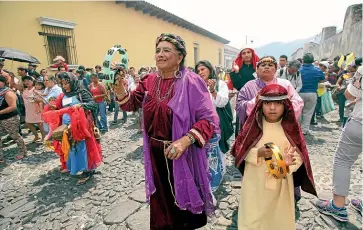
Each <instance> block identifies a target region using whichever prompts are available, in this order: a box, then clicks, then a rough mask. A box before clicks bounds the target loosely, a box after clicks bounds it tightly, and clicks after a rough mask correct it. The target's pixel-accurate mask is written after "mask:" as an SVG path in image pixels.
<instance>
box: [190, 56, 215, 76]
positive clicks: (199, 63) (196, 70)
mask: <svg viewBox="0 0 363 230" xmlns="http://www.w3.org/2000/svg"><path fill="white" fill-rule="evenodd" d="M201 65H203V66H205V67H206V68H208V69H209V76H208V79H218V76H217V75H216V71H215V69H214V67H213V65H212V64H211V63H210V62H209V61H206V60H203V61H199V62H198V63H197V64H196V65H195V68H194V70H195V71H194V72H195V73H198V67H199V66H201Z"/></svg>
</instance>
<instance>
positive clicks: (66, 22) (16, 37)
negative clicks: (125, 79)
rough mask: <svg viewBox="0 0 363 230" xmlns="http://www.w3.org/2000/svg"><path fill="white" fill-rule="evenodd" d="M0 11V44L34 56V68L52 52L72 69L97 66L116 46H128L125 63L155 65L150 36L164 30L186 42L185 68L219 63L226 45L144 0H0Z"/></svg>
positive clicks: (49, 58)
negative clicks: (198, 64) (76, 0)
mask: <svg viewBox="0 0 363 230" xmlns="http://www.w3.org/2000/svg"><path fill="white" fill-rule="evenodd" d="M0 9H1V14H0V21H1V22H2V24H1V35H0V47H8V48H15V49H18V50H21V51H24V52H26V53H28V54H31V55H32V56H34V57H36V58H38V60H39V61H40V62H41V65H39V67H38V69H40V68H45V67H48V66H49V65H50V64H52V63H53V61H52V60H53V58H54V57H55V56H57V55H61V56H63V57H64V58H65V59H66V61H67V63H69V64H70V65H71V67H73V68H76V67H77V65H84V66H86V67H94V66H95V65H102V63H103V61H104V58H105V55H106V52H107V50H108V49H109V48H111V47H112V46H114V45H116V44H120V45H121V46H122V47H123V48H126V49H127V51H128V55H129V61H130V62H129V66H134V67H136V68H139V67H141V66H154V65H155V61H154V53H155V40H156V37H157V36H159V35H160V34H161V33H163V32H168V33H174V34H177V35H179V36H181V37H182V38H183V39H184V40H185V41H186V44H187V52H188V54H187V57H186V65H187V66H194V64H195V62H197V61H198V60H203V59H206V60H209V61H211V62H212V64H214V65H222V64H223V62H224V55H223V51H224V44H227V43H229V41H228V40H226V39H224V38H222V37H220V36H218V35H216V34H213V33H211V32H209V31H207V30H205V29H203V28H200V27H198V26H196V25H194V24H192V23H190V22H188V21H186V20H184V19H182V18H180V17H177V16H175V15H173V14H171V13H169V12H167V11H165V10H163V9H160V8H159V7H156V6H154V5H152V4H150V3H147V2H145V1H108V2H106V1H103V2H66V1H64V2H3V1H2V2H0ZM116 58H117V57H116ZM116 61H117V60H116ZM18 65H19V63H15V62H14V64H13V66H11V61H6V62H5V69H11V70H12V71H14V70H16V67H17V66H18ZM73 65H74V66H73Z"/></svg>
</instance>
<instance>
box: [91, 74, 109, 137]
mask: <svg viewBox="0 0 363 230" xmlns="http://www.w3.org/2000/svg"><path fill="white" fill-rule="evenodd" d="M89 89H90V92H91V94H92V96H93V100H95V102H96V103H97V105H98V112H97V117H96V123H97V124H96V125H97V127H98V128H99V129H100V131H101V132H107V131H108V127H107V112H106V107H107V103H106V101H105V96H107V92H106V87H105V86H104V85H103V84H102V83H101V82H100V81H99V79H98V75H97V74H96V73H94V74H92V75H91V84H90V86H89ZM99 115H100V116H101V121H100V119H99V118H98V116H99Z"/></svg>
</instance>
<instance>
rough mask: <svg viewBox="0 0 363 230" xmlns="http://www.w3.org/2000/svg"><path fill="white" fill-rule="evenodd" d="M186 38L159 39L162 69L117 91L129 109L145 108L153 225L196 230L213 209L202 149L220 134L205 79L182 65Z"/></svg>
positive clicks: (158, 58) (148, 192)
mask: <svg viewBox="0 0 363 230" xmlns="http://www.w3.org/2000/svg"><path fill="white" fill-rule="evenodd" d="M185 56H186V48H185V42H184V41H183V40H182V39H181V38H180V37H179V36H175V35H173V34H161V35H160V36H159V37H158V38H157V40H156V52H155V59H156V65H157V67H158V69H159V71H158V72H156V73H151V74H148V75H146V76H145V77H144V78H143V79H142V81H141V82H140V83H139V85H138V87H137V88H136V90H135V91H133V92H131V93H128V92H126V89H124V90H123V91H122V90H121V91H120V92H116V94H117V98H118V103H119V104H120V106H121V108H122V109H124V110H127V111H137V110H138V109H139V108H141V107H142V110H143V130H144V131H143V137H144V162H145V186H146V198H147V200H148V201H149V203H150V229H153V230H154V229H180V230H182V229H183V230H188V229H197V228H200V227H202V226H204V225H206V223H207V215H209V214H212V213H213V211H214V210H215V207H214V205H213V195H212V192H211V187H210V174H209V169H208V162H207V155H206V151H205V149H204V148H203V147H204V145H205V144H206V143H207V142H208V140H209V139H210V138H211V137H212V135H213V134H214V133H219V128H218V127H219V119H218V115H217V113H216V111H215V109H214V107H213V105H212V101H211V99H210V95H209V92H208V89H207V86H206V84H205V82H204V81H203V80H202V79H201V78H200V77H199V76H198V75H196V74H195V73H193V72H191V71H189V70H187V69H186V68H185V67H184V60H185Z"/></svg>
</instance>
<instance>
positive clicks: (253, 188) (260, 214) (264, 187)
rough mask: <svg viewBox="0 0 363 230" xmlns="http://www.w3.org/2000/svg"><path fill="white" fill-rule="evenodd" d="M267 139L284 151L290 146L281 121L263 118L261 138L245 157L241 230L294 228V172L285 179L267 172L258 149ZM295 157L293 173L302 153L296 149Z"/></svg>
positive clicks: (240, 215)
mask: <svg viewBox="0 0 363 230" xmlns="http://www.w3.org/2000/svg"><path fill="white" fill-rule="evenodd" d="M268 142H273V143H274V144H276V145H277V146H278V147H279V148H280V150H281V151H282V152H283V151H284V150H285V149H286V148H289V147H290V143H289V141H288V140H287V138H286V136H285V133H284V131H283V128H282V126H281V121H280V122H277V123H268V122H267V121H266V120H263V135H262V138H261V140H260V141H259V142H258V143H257V144H256V146H255V147H253V148H252V149H251V150H250V152H249V153H248V155H247V156H246V159H245V161H246V165H245V170H244V176H243V180H242V188H241V198H240V203H239V210H238V230H294V229H295V203H294V202H295V200H294V183H293V177H292V175H291V174H289V175H288V176H287V178H286V179H275V178H273V177H272V175H271V174H270V173H269V172H268V171H267V166H266V164H265V160H264V158H257V150H258V149H259V148H261V147H262V146H263V145H264V144H265V143H268ZM294 156H295V158H296V161H295V162H296V165H293V166H290V173H292V172H295V171H296V170H297V169H298V168H299V167H300V166H301V164H302V160H301V158H300V156H299V154H298V153H296V152H295V154H294Z"/></svg>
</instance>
